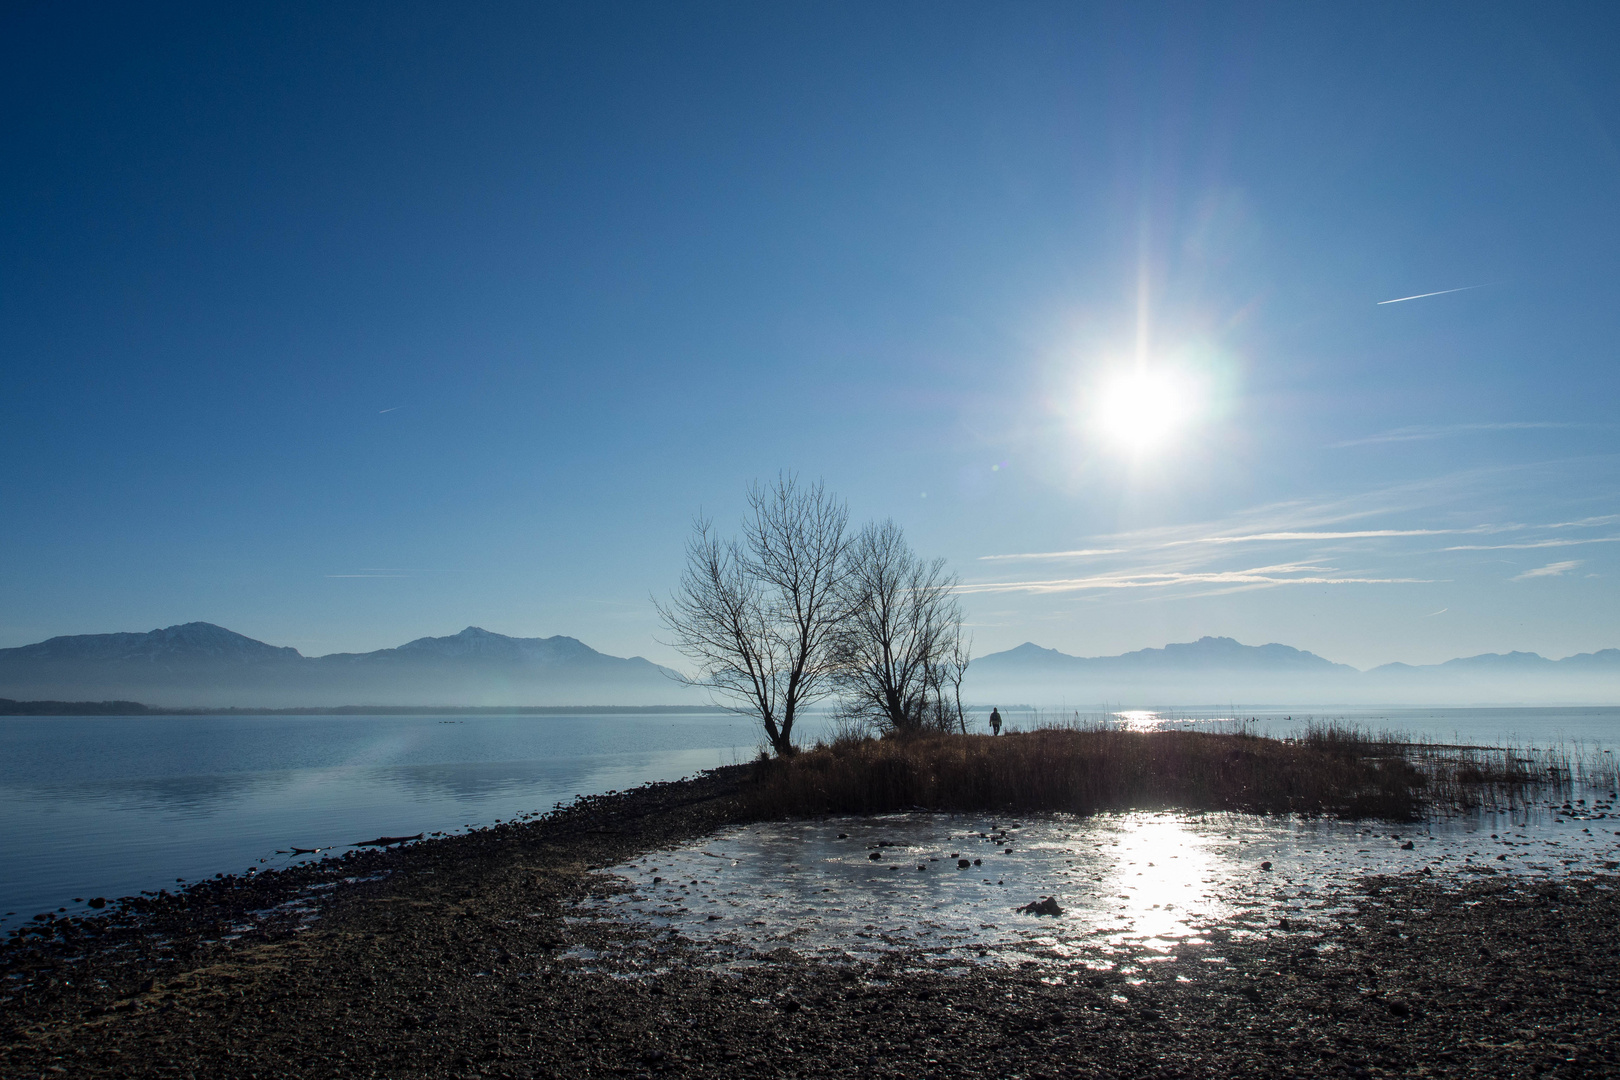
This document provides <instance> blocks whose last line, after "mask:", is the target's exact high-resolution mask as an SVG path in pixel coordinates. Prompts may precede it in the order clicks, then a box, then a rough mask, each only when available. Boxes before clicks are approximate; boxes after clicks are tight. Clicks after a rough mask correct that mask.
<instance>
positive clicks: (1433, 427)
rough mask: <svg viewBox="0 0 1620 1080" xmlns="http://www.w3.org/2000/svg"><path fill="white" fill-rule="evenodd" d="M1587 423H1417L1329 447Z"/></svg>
mask: <svg viewBox="0 0 1620 1080" xmlns="http://www.w3.org/2000/svg"><path fill="white" fill-rule="evenodd" d="M1589 426H1590V425H1587V424H1565V423H1558V422H1554V421H1542V420H1504V421H1502V422H1500V423H1491V424H1418V425H1413V426H1411V427H1400V428H1393V429H1391V430H1389V431H1381V432H1379V433H1378V434H1376V435H1368V436H1366V437H1365V438H1361V439H1346V440H1344V441H1343V442H1336V443H1329V444H1328V448H1329V449H1330V450H1342V449H1344V448H1345V447H1347V446H1373V445H1376V444H1378V443H1400V442H1423V441H1425V440H1429V439H1445V438H1449V437H1450V436H1453V435H1467V434H1469V433H1471V432H1478V431H1542V430H1550V429H1556V428H1578V427H1589Z"/></svg>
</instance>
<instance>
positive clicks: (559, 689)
mask: <svg viewBox="0 0 1620 1080" xmlns="http://www.w3.org/2000/svg"><path fill="white" fill-rule="evenodd" d="M678 679H679V677H678V676H677V675H676V673H675V672H673V671H670V670H669V669H668V668H664V667H660V666H658V665H657V664H654V663H653V662H652V661H650V660H646V659H643V658H642V657H639V656H632V657H628V658H626V657H619V656H608V655H606V654H604V653H599V652H597V651H596V650H595V649H592V648H591V647H590V646H588V645H586V644H584V643H583V642H580V641H578V640H576V639H575V638H571V637H562V636H558V637H549V638H515V637H507V636H506V635H504V634H493V633H490V632H489V631H488V630H482V629H479V628H478V627H476V626H469V627H467V629H465V630H463V631H461V633H459V634H453V635H451V636H449V637H425V638H418V639H416V640H415V641H410V642H407V643H405V644H404V645H401V646H399V647H398V648H394V649H379V650H377V651H376V652H367V653H332V654H330V655H327V656H304V655H302V654H301V653H299V651H298V650H297V649H292V648H286V647H282V646H276V645H267V644H265V643H264V642H262V641H256V640H254V639H253V638H250V637H246V636H244V635H242V634H238V633H236V632H234V631H232V630H227V629H225V628H224V627H222V626H215V625H213V624H212V623H203V622H195V623H185V624H183V625H180V626H170V627H167V628H165V629H161V630H152V631H149V632H147V633H144V634H135V633H130V634H83V635H76V636H72V637H54V638H51V639H50V640H48V641H41V642H39V643H37V644H34V645H24V646H22V647H20V648H15V649H0V696H4V697H13V698H23V699H73V700H87V699H91V698H104V697H105V698H127V699H134V700H137V701H141V702H145V703H147V704H157V705H164V706H170V707H199V706H202V707H207V706H243V707H263V708H289V707H299V706H318V705H346V704H386V705H514V704H520V705H597V704H601V705H653V704H659V705H664V704H690V703H694V702H696V701H697V700H699V699H698V698H697V697H696V696H695V695H694V693H693V692H692V691H691V690H689V689H687V688H685V687H683V686H682V685H681V684H680V682H679V681H678Z"/></svg>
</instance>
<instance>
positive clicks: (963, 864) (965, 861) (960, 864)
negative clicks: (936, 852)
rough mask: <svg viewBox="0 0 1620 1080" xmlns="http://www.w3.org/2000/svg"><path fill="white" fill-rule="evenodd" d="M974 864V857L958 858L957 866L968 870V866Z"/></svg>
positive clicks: (959, 868)
mask: <svg viewBox="0 0 1620 1080" xmlns="http://www.w3.org/2000/svg"><path fill="white" fill-rule="evenodd" d="M972 865H973V860H972V859H957V860H956V868H957V869H958V870H966V869H967V868H968V867H970V866H972Z"/></svg>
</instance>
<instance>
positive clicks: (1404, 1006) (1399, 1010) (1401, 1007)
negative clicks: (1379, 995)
mask: <svg viewBox="0 0 1620 1080" xmlns="http://www.w3.org/2000/svg"><path fill="white" fill-rule="evenodd" d="M1386 1004H1387V1005H1388V1006H1389V1012H1390V1015H1391V1016H1398V1017H1400V1018H1401V1019H1403V1020H1404V1019H1405V1018H1406V1017H1408V1016H1411V1015H1412V1006H1411V1005H1410V1004H1408V1003H1407V1001H1406V999H1405V998H1398V997H1394V998H1390V999H1389V1001H1388V1002H1386Z"/></svg>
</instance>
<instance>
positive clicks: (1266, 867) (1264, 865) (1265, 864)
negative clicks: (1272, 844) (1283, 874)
mask: <svg viewBox="0 0 1620 1080" xmlns="http://www.w3.org/2000/svg"><path fill="white" fill-rule="evenodd" d="M1260 869H1262V870H1270V869H1271V864H1270V863H1268V862H1263V863H1261V864H1260Z"/></svg>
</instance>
